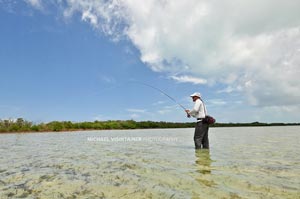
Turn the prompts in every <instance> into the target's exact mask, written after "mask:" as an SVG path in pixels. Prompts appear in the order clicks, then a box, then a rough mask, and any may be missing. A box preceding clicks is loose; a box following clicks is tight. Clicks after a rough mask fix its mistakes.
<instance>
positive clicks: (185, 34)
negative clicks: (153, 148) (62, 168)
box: [0, 0, 300, 122]
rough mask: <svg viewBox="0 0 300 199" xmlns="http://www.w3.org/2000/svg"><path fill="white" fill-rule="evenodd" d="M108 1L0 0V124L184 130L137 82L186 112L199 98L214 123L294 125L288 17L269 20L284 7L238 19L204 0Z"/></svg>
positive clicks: (178, 116)
mask: <svg viewBox="0 0 300 199" xmlns="http://www.w3.org/2000/svg"><path fill="white" fill-rule="evenodd" d="M112 2H113V1H107V2H100V1H99V2H96V1H80V0H78V1H55V0H51V1H42V0H25V1H17V2H15V1H9V0H1V1H0V26H1V30H0V33H1V34H0V44H1V45H0V69H1V73H0V85H1V92H0V99H1V100H0V118H2V119H7V118H11V119H13V118H18V117H23V118H25V119H27V120H31V121H34V122H47V121H53V120H68V121H94V120H117V119H122V120H125V119H134V120H154V121H180V122H185V121H193V120H191V119H188V118H186V117H185V113H184V112H183V110H182V109H181V108H180V107H179V106H178V105H176V104H175V103H174V102H173V101H171V100H170V99H168V98H167V97H166V96H164V95H162V94H161V93H159V92H157V91H156V90H153V89H151V88H149V87H146V86H144V85H141V84H138V83H135V82H136V81H138V82H144V83H147V84H151V85H153V86H155V87H157V88H159V89H161V90H163V91H165V92H166V93H168V94H169V95H170V96H172V97H174V98H175V99H176V100H177V101H178V102H179V103H181V104H182V105H183V106H185V107H187V108H191V107H192V105H193V103H192V102H191V99H190V98H189V95H190V94H191V93H193V92H196V91H198V92H201V94H202V96H203V98H204V100H205V102H206V105H207V108H208V111H209V113H210V114H211V115H213V116H214V117H216V119H217V121H219V122H253V121H262V122H299V119H300V116H299V114H298V111H299V110H300V108H299V99H300V97H299V95H300V93H299V85H300V83H299V80H298V77H297V75H298V74H299V65H298V64H299V63H300V61H299V59H298V57H299V51H300V50H299V49H300V43H299V35H300V33H299V27H300V26H299V24H300V23H299V20H297V19H294V18H296V14H295V13H296V11H297V10H296V9H295V10H293V9H292V10H290V12H284V13H283V14H282V15H284V16H283V17H285V18H287V19H289V20H287V21H284V20H282V21H281V22H280V23H281V24H279V23H278V24H277V23H275V22H272V23H269V21H268V20H269V19H268V17H272V16H273V15H275V14H277V13H276V12H277V9H279V8H278V7H282V5H285V6H286V8H287V9H290V8H292V7H295V5H294V4H291V5H289V2H287V3H284V2H283V1H282V2H281V1H278V2H279V3H282V4H279V5H278V7H277V6H274V5H272V4H271V3H270V4H269V5H270V6H273V7H274V8H273V10H274V13H272V12H270V13H267V14H264V15H262V16H261V18H259V17H257V15H259V14H261V13H260V12H259V11H257V12H258V13H256V15H253V16H252V14H251V13H248V14H249V15H247V16H244V13H243V12H238V11H236V10H234V11H236V12H237V13H236V14H237V15H241V18H243V17H245V19H247V20H248V21H247V20H245V21H239V20H236V18H234V16H227V14H228V13H231V12H225V11H223V12H222V13H223V14H222V13H221V14H219V15H215V14H211V13H219V12H218V11H219V9H221V8H222V5H217V6H216V5H214V4H210V3H209V2H206V1H201V4H199V2H197V1H191V2H188V3H186V4H185V5H182V3H180V1H174V5H173V6H169V5H162V4H161V1H154V0H153V1H149V2H147V3H144V4H146V5H144V4H143V5H139V4H140V3H139V2H138V1H137V2H136V4H134V5H133V4H131V3H130V1H128V2H127V1H124V2H123V1H120V2H119V4H117V3H112ZM266 2H268V1H266ZM227 3H228V5H230V1H228V2H227ZM256 3H257V5H250V6H258V7H259V8H261V10H262V11H261V12H263V11H265V10H266V9H267V7H266V8H264V6H265V5H264V4H260V3H259V2H256ZM287 4H288V5H287ZM109 6H110V7H109ZM247 6H248V7H249V4H246V5H242V4H241V5H239V6H238V7H240V9H241V10H243V8H244V7H247ZM297 6H298V4H297ZM195 7H196V8H197V9H196V10H194V8H195ZM223 8H224V7H223ZM164 9H165V10H164ZM225 9H228V10H227V11H231V9H233V8H232V7H230V6H228V7H227V8H225ZM161 10H162V11H161ZM271 10H272V9H271ZM187 11H188V12H187ZM165 13H168V15H165ZM176 13H179V14H176ZM172 15H173V17H170V16H172ZM211 15H212V16H211ZM224 15H226V18H225V19H224V22H222V23H221V24H222V26H220V24H218V23H220V22H219V20H218V18H220V19H223V18H224ZM266 15H267V16H266ZM268 15H270V16H268ZM176 17H178V19H176ZM258 19H259V20H258ZM173 20H175V22H176V23H175V22H174V21H173ZM258 21H259V22H258ZM261 21H262V22H261ZM215 22H218V23H217V24H215V25H210V24H214V23H215ZM247 23H248V24H255V25H254V26H247ZM266 24H267V26H266ZM232 27H234V28H232ZM230 28H232V29H230ZM228 29H229V30H228ZM282 35H284V36H285V37H283V36H282ZM280 38H283V39H282V40H279V39H280ZM275 41H276V42H275ZM273 43H274V44H273ZM279 45H282V46H281V47H280V46H279ZM274 46H277V47H279V49H283V52H281V51H279V50H278V49H277V51H275V50H271V49H274V48H273V47H274ZM270 54H271V55H272V56H271V55H270ZM278 60H280V61H279V62H280V63H279V62H278ZM280 71H282V72H280ZM278 74H280V76H279V75H278ZM280 82H281V83H280Z"/></svg>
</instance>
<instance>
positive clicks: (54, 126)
mask: <svg viewBox="0 0 300 199" xmlns="http://www.w3.org/2000/svg"><path fill="white" fill-rule="evenodd" d="M284 125H300V123H288V124H286V123H260V122H253V123H216V124H214V125H211V127H238V126H284ZM194 126H195V123H194V122H186V123H179V122H153V121H141V122H137V121H134V120H109V121H94V122H70V121H53V122H49V123H39V124H34V123H32V122H29V121H26V120H24V119H23V118H18V119H16V120H0V133H5V132H46V131H77V130H105V129H150V128H190V127H194Z"/></svg>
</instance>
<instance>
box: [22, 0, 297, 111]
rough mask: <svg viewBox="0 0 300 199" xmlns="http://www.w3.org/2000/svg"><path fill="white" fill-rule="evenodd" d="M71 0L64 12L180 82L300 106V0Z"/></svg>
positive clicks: (256, 100)
mask: <svg viewBox="0 0 300 199" xmlns="http://www.w3.org/2000/svg"><path fill="white" fill-rule="evenodd" d="M27 2H29V3H31V4H32V5H33V6H36V5H41V4H40V1H38V0H35V1H34V0H27ZM57 2H58V3H59V2H61V1H57ZM65 2H66V3H65V4H63V3H61V4H62V5H66V7H65V9H64V16H66V17H71V16H72V15H73V14H74V13H80V14H81V18H82V20H84V21H87V22H89V23H90V24H91V25H92V26H93V27H95V28H97V29H100V30H101V31H102V32H103V33H104V34H106V35H108V36H110V37H111V38H113V39H119V38H120V37H122V36H124V37H126V38H128V39H129V40H130V41H131V42H132V43H133V44H134V45H135V46H136V47H137V49H139V51H140V53H141V57H140V58H141V60H142V61H143V62H144V63H145V64H147V65H148V66H149V67H150V68H151V69H153V70H154V71H158V72H171V73H173V74H174V73H175V74H176V73H180V74H182V75H181V76H173V77H172V78H173V79H175V80H176V81H180V82H191V83H195V82H197V83H199V84H201V83H203V84H204V83H206V81H207V82H216V83H217V84H222V85H223V86H224V87H227V89H225V90H223V92H228V93H229V92H236V91H239V92H242V93H244V95H245V96H246V98H247V99H249V103H251V104H253V105H258V106H283V105H284V106H286V105H295V104H298V105H299V102H300V78H299V77H298V76H299V75H300V67H299V65H300V51H299V49H300V12H299V9H300V1H299V0H251V1H250V0H248V1H234V0H224V1H216V0H210V1H208V0H189V1H182V0H172V1H165V0H148V1H134V0H109V1H104V0H103V1H96V0H66V1H65ZM185 74H193V78H195V79H199V81H194V80H195V79H194V80H191V77H189V76H187V75H185ZM200 77H201V78H200ZM202 78H205V79H202Z"/></svg>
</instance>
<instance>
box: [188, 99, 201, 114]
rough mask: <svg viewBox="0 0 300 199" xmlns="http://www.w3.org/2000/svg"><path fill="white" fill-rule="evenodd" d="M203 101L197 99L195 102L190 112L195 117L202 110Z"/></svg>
mask: <svg viewBox="0 0 300 199" xmlns="http://www.w3.org/2000/svg"><path fill="white" fill-rule="evenodd" d="M200 106H201V101H200V100H197V101H196V102H195V105H194V108H193V109H192V110H191V111H190V112H189V114H190V115H191V116H193V117H197V115H198V114H199V111H200Z"/></svg>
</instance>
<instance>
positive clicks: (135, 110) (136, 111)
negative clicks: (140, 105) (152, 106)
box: [127, 109, 147, 113]
mask: <svg viewBox="0 0 300 199" xmlns="http://www.w3.org/2000/svg"><path fill="white" fill-rule="evenodd" d="M127 111H128V112H131V113H145V112H147V110H145V109H127Z"/></svg>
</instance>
